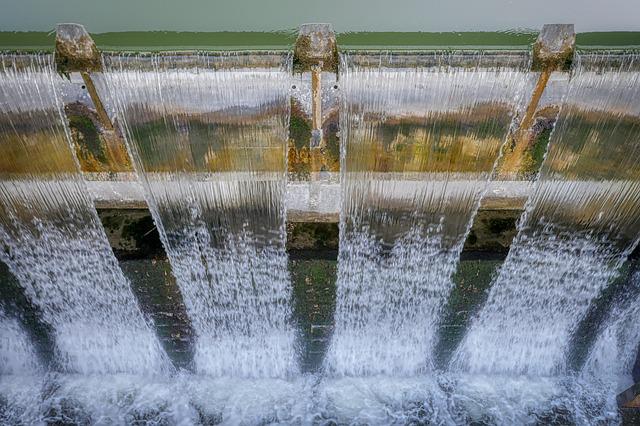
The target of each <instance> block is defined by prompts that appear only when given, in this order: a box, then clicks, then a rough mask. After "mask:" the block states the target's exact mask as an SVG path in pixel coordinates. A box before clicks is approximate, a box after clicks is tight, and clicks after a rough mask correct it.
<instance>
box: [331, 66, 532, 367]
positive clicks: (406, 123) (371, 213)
mask: <svg viewBox="0 0 640 426" xmlns="http://www.w3.org/2000/svg"><path fill="white" fill-rule="evenodd" d="M527 59H528V57H527V55H512V56H509V55H499V54H498V55H495V56H492V55H482V54H433V55H424V56H418V57H417V58H413V57H411V56H410V55H407V56H402V55H397V56H394V55H388V56H385V55H381V56H373V57H371V56H364V57H359V56H358V55H357V54H353V55H349V54H345V55H343V56H342V62H341V87H342V91H343V96H344V105H343V108H342V116H341V125H342V132H343V135H342V137H343V142H342V164H341V170H342V175H341V179H342V208H341V217H340V254H339V264H338V281H337V301H336V304H337V305H336V314H335V329H334V334H333V340H332V342H331V345H330V348H329V353H328V355H327V360H326V366H327V369H328V370H329V371H331V372H332V373H333V374H336V375H338V376H340V375H368V374H396V375H397V374H399V375H410V374H415V373H417V372H419V371H425V370H427V371H428V370H430V369H431V368H432V364H433V354H432V350H433V346H434V340H435V338H436V336H435V334H436V330H437V324H438V322H439V319H440V313H441V311H442V306H443V305H444V304H445V302H446V300H447V297H448V295H449V292H450V290H451V288H452V286H453V281H452V275H453V273H454V272H455V270H456V265H457V263H458V259H459V256H460V252H461V250H462V246H463V244H464V241H465V239H466V236H467V233H468V231H469V228H470V226H471V222H472V220H473V217H474V215H475V213H476V211H477V209H478V205H479V201H480V198H481V196H482V194H483V191H484V189H485V187H486V185H487V182H488V180H489V177H490V175H491V171H492V169H493V166H494V163H495V161H496V159H497V157H498V154H499V151H500V146H501V145H502V143H503V142H504V140H505V138H506V135H507V131H508V130H509V127H510V125H511V120H512V116H513V114H515V112H516V110H517V108H518V106H519V101H518V100H519V98H520V96H521V94H522V92H523V91H524V90H525V88H527V87H529V85H528V79H529V78H530V77H529V76H528V75H527V73H526V66H527V63H528V62H527Z"/></svg>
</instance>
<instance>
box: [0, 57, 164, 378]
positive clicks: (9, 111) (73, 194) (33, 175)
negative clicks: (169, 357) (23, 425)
mask: <svg viewBox="0 0 640 426" xmlns="http://www.w3.org/2000/svg"><path fill="white" fill-rule="evenodd" d="M0 63H1V65H2V69H0V146H2V155H1V156H0V157H1V159H0V164H1V165H0V176H1V179H0V241H2V248H3V250H2V251H1V252H0V259H1V260H2V261H3V262H5V263H6V264H7V265H8V267H9V269H10V270H11V272H12V273H13V275H15V277H16V278H17V279H18V281H19V283H20V285H21V286H22V287H23V288H24V290H25V293H26V294H27V296H28V298H29V299H30V300H31V302H32V303H33V304H35V305H36V306H38V307H39V309H40V311H41V314H42V317H43V321H44V322H46V323H48V324H49V325H51V327H52V328H53V329H54V339H55V350H56V358H57V362H58V363H59V365H60V366H61V368H63V369H64V370H66V371H70V372H78V373H84V374H89V373H115V372H136V373H143V372H146V373H155V372H159V371H163V370H166V369H168V368H169V366H168V365H167V362H166V357H165V356H164V353H163V351H162V350H161V348H160V346H159V344H158V341H157V339H156V337H155V334H154V332H153V329H152V328H151V325H150V324H149V323H148V322H147V320H146V319H145V318H144V317H143V315H142V313H141V312H140V309H139V308H138V306H137V304H136V300H135V298H134V296H133V294H132V292H131V289H130V286H129V282H128V281H127V280H126V279H125V277H124V276H123V274H122V271H121V270H120V267H119V266H118V264H117V261H116V258H115V256H114V255H113V252H112V250H111V247H110V246H109V243H108V241H107V238H106V235H105V233H104V229H103V228H102V224H101V223H100V220H99V219H98V215H97V213H96V210H95V207H94V206H93V202H92V200H91V198H90V197H89V195H88V193H87V190H86V187H85V186H84V181H83V179H82V175H81V174H80V172H79V169H78V164H77V161H76V160H75V157H74V154H73V151H72V147H71V144H70V141H69V139H68V138H69V135H68V133H67V132H68V130H67V128H66V127H65V120H64V119H63V116H62V111H61V104H60V101H59V98H58V96H59V95H58V90H59V88H58V87H57V86H56V84H57V81H58V80H57V79H59V77H58V76H57V75H56V74H55V71H54V69H53V63H52V56H51V55H43V56H26V57H25V56H23V57H13V56H11V55H4V56H0Z"/></svg>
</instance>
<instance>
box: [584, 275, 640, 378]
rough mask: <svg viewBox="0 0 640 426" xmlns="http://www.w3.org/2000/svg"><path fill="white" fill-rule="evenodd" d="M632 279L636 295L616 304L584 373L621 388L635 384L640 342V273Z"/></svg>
mask: <svg viewBox="0 0 640 426" xmlns="http://www.w3.org/2000/svg"><path fill="white" fill-rule="evenodd" d="M631 279H632V280H633V290H634V291H635V293H636V294H635V295H633V297H630V298H625V299H624V300H621V301H620V302H619V303H618V304H616V306H615V307H614V309H613V310H612V312H611V313H610V314H609V317H608V318H607V320H606V321H605V323H604V324H605V325H604V327H603V329H602V330H601V331H600V333H599V335H598V338H597V339H596V342H595V344H594V346H593V348H592V349H591V352H590V354H589V357H588V358H587V361H586V363H585V366H584V368H583V374H584V375H585V376H588V377H597V378H600V379H602V380H604V381H607V382H609V383H613V384H615V385H616V386H617V387H618V388H619V389H618V391H622V390H623V389H624V388H626V387H628V386H630V385H631V384H633V379H632V377H631V370H632V369H633V363H634V361H635V360H636V357H637V356H638V347H639V345H640V327H638V323H639V322H640V292H639V290H640V272H636V273H635V274H634V276H633V277H632V278H631Z"/></svg>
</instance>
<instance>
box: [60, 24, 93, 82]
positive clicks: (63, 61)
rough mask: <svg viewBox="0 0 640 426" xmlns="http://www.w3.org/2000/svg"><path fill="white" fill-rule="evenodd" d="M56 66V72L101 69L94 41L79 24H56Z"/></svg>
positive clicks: (65, 72)
mask: <svg viewBox="0 0 640 426" xmlns="http://www.w3.org/2000/svg"><path fill="white" fill-rule="evenodd" d="M55 57H56V66H57V68H58V72H60V73H62V74H65V75H68V74H69V73H70V72H78V71H85V72H95V71H100V70H101V69H102V59H101V58H100V52H98V48H97V47H96V44H95V42H94V41H93V39H92V38H91V36H90V35H89V33H88V32H87V30H86V29H85V28H84V26H83V25H80V24H71V23H69V24H58V25H57V26H56V51H55Z"/></svg>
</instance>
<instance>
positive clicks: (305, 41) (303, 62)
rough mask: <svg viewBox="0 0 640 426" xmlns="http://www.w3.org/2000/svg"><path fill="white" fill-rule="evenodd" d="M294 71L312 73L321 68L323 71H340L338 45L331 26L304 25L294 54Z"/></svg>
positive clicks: (299, 33)
mask: <svg viewBox="0 0 640 426" xmlns="http://www.w3.org/2000/svg"><path fill="white" fill-rule="evenodd" d="M293 64H294V71H296V72H305V71H310V70H311V67H313V66H318V65H319V66H320V67H321V69H322V71H332V72H337V71H338V45H337V43H336V33H335V32H334V31H333V26H332V25H331V24H302V25H301V26H300V29H299V31H298V38H297V40H296V44H295V47H294V53H293Z"/></svg>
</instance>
